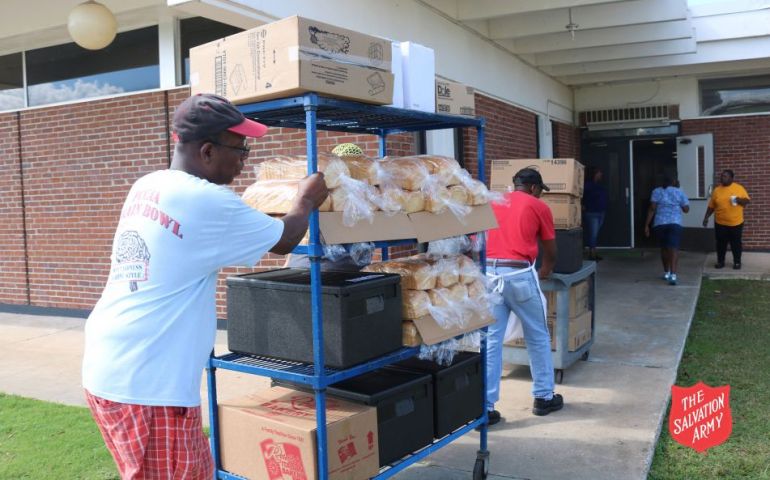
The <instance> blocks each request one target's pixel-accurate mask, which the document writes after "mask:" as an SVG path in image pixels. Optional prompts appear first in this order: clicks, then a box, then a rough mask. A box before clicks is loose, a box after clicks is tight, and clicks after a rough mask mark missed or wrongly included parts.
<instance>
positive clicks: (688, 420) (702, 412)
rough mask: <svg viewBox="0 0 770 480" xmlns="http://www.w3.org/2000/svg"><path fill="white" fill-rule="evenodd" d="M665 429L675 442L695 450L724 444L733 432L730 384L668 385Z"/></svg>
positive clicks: (700, 451)
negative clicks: (669, 402) (669, 390)
mask: <svg viewBox="0 0 770 480" xmlns="http://www.w3.org/2000/svg"><path fill="white" fill-rule="evenodd" d="M668 431H669V433H671V438H673V439H674V440H676V441H677V442H678V443H681V444H682V445H684V446H686V447H690V448H693V449H695V450H696V451H698V452H699V453H703V452H705V451H706V450H708V449H709V448H711V447H716V446H717V445H720V444H722V443H724V442H725V441H726V440H727V439H728V438H729V437H730V433H732V431H733V417H732V414H731V413H730V385H723V386H721V387H709V386H708V385H706V384H705V383H703V382H698V383H696V384H695V385H693V386H692V387H677V386H676V385H672V386H671V413H670V415H669V417H668Z"/></svg>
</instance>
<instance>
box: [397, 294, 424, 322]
mask: <svg viewBox="0 0 770 480" xmlns="http://www.w3.org/2000/svg"><path fill="white" fill-rule="evenodd" d="M430 309H431V304H430V297H429V296H428V293H427V292H426V291H425V290H408V289H406V290H401V316H402V317H403V318H404V319H405V320H415V319H418V318H420V317H424V316H426V315H429V314H430Z"/></svg>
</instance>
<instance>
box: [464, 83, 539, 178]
mask: <svg viewBox="0 0 770 480" xmlns="http://www.w3.org/2000/svg"><path fill="white" fill-rule="evenodd" d="M475 99H476V115H480V116H483V117H485V118H486V128H485V140H484V146H485V153H486V155H485V158H486V160H487V161H486V168H485V170H486V179H487V184H489V165H490V162H489V160H494V159H500V158H537V126H536V121H537V115H535V114H534V113H531V112H528V111H526V110H523V109H521V108H517V107H514V106H512V105H509V104H507V103H503V102H501V101H499V100H495V99H493V98H490V97H487V96H485V95H481V94H479V93H476V97H475ZM463 146H464V148H463V150H464V151H463V157H464V159H465V166H466V168H467V169H468V171H469V172H471V174H473V176H474V177H475V176H477V174H478V162H477V153H476V152H477V151H476V129H472V128H465V129H463Z"/></svg>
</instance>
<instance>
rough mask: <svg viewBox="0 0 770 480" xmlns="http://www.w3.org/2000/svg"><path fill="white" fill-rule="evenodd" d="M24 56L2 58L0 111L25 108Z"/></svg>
mask: <svg viewBox="0 0 770 480" xmlns="http://www.w3.org/2000/svg"><path fill="white" fill-rule="evenodd" d="M21 55H22V54H21V53H13V54H11V55H4V56H2V57H0V111H2V110H15V109H19V108H24V72H23V65H22V56H21Z"/></svg>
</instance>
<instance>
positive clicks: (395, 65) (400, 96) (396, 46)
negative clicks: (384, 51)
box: [388, 42, 404, 108]
mask: <svg viewBox="0 0 770 480" xmlns="http://www.w3.org/2000/svg"><path fill="white" fill-rule="evenodd" d="M392 46H393V53H392V56H391V61H392V65H391V72H392V73H393V103H391V104H390V105H388V106H389V107H395V108H404V66H403V65H402V62H403V60H402V57H401V42H393V44H392Z"/></svg>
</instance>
